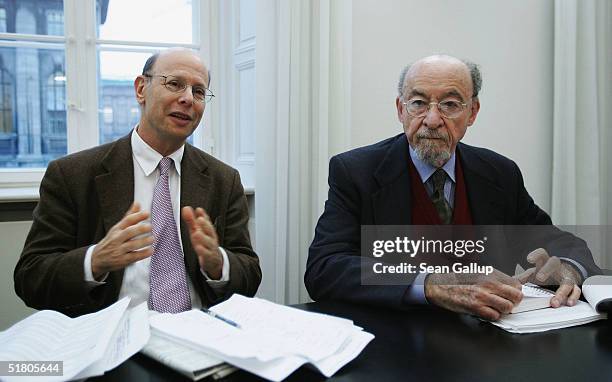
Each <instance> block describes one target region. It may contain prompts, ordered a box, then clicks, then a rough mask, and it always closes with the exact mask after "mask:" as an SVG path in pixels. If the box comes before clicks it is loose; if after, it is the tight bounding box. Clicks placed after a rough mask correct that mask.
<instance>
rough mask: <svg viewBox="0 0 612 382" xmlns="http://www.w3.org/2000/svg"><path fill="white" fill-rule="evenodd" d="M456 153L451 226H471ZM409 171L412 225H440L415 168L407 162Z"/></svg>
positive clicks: (470, 217)
mask: <svg viewBox="0 0 612 382" xmlns="http://www.w3.org/2000/svg"><path fill="white" fill-rule="evenodd" d="M455 153H456V158H455V159H456V160H455V179H456V181H457V184H456V186H455V204H454V208H453V219H452V221H451V224H454V225H471V224H472V214H471V213H470V207H469V203H468V198H467V192H466V190H465V179H464V178H463V169H462V168H461V161H460V160H459V154H458V153H457V152H455ZM408 167H409V171H410V183H411V186H412V187H411V189H412V193H411V201H410V205H411V207H412V208H411V209H412V224H414V225H441V224H442V221H441V220H440V216H439V215H438V211H437V210H436V207H434V205H433V203H432V202H431V199H430V198H429V195H428V194H427V190H426V189H425V186H424V185H423V181H422V180H421V176H420V175H419V172H418V171H417V169H416V167H415V166H414V164H413V163H412V160H410V161H409V165H408Z"/></svg>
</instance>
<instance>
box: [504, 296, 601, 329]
mask: <svg viewBox="0 0 612 382" xmlns="http://www.w3.org/2000/svg"><path fill="white" fill-rule="evenodd" d="M606 317H607V315H606V314H602V313H597V311H596V310H595V309H593V307H591V305H589V304H587V303H586V302H583V301H578V302H577V303H576V305H575V306H571V307H570V306H562V307H559V308H546V309H540V310H533V311H531V312H523V313H517V314H509V315H505V316H502V318H501V319H500V320H499V321H496V322H492V324H493V325H496V326H499V327H500V328H502V329H505V330H507V331H509V332H512V333H535V332H544V331H547V330H553V329H561V328H567V327H570V326H577V325H583V324H588V323H589V322H593V321H597V320H601V319H605V318H606Z"/></svg>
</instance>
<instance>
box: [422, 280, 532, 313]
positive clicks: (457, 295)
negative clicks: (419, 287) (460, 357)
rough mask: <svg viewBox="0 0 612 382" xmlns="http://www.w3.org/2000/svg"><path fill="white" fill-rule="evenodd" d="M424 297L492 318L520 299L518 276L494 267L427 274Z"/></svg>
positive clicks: (453, 309)
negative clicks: (485, 270) (484, 270)
mask: <svg viewBox="0 0 612 382" xmlns="http://www.w3.org/2000/svg"><path fill="white" fill-rule="evenodd" d="M425 297H426V298H427V301H429V302H430V303H432V304H435V305H438V306H440V307H442V308H445V309H448V310H452V311H454V312H459V313H468V314H473V315H476V316H478V317H482V318H484V319H487V320H491V321H496V320H498V319H499V318H500V317H501V315H502V314H507V313H510V311H511V310H512V308H514V306H515V305H517V304H518V303H519V302H521V300H522V298H523V294H522V292H521V283H520V282H518V280H516V279H513V278H512V277H510V276H508V275H506V274H505V273H502V272H500V271H498V270H494V271H493V273H491V274H489V275H484V274H457V273H446V274H431V275H428V276H427V278H426V279H425Z"/></svg>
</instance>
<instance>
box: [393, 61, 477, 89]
mask: <svg viewBox="0 0 612 382" xmlns="http://www.w3.org/2000/svg"><path fill="white" fill-rule="evenodd" d="M459 61H461V62H463V63H464V64H465V66H467V68H468V70H469V71H470V77H471V79H472V98H478V94H479V93H480V89H481V88H482V75H481V74H480V67H479V66H478V65H477V64H475V63H473V62H472V61H469V60H464V59H461V58H460V59H459ZM413 64H414V63H410V64H408V65H406V66H405V67H404V69H402V71H401V73H400V77H399V82H398V84H397V94H398V96H399V97H402V96H403V95H404V82H405V81H406V74H408V71H409V70H410V68H412V65H413Z"/></svg>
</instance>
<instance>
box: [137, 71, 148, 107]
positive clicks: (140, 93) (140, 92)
mask: <svg viewBox="0 0 612 382" xmlns="http://www.w3.org/2000/svg"><path fill="white" fill-rule="evenodd" d="M146 82H147V79H146V77H145V76H142V75H141V76H138V77H136V79H135V80H134V93H136V101H137V102H138V103H139V104H140V105H144V102H145V96H144V89H145V85H146Z"/></svg>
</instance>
